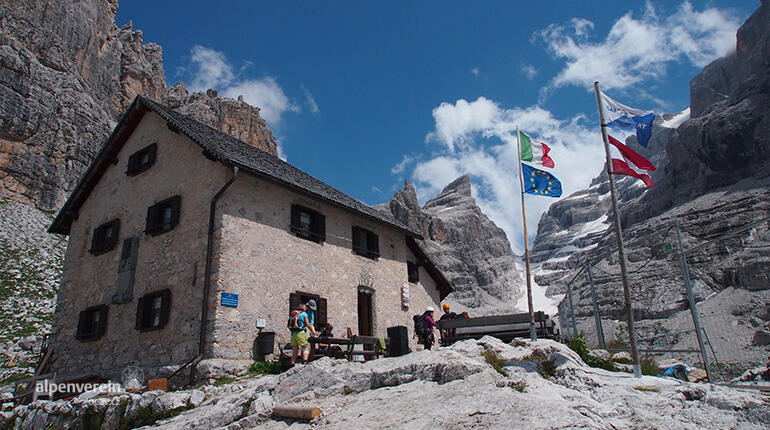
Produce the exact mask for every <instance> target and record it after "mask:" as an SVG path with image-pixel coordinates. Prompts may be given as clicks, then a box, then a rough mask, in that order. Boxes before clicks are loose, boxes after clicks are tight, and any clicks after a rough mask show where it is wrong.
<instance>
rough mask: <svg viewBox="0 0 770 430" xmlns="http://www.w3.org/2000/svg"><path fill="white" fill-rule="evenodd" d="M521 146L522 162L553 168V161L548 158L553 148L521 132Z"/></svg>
mask: <svg viewBox="0 0 770 430" xmlns="http://www.w3.org/2000/svg"><path fill="white" fill-rule="evenodd" d="M519 136H520V137H519V139H520V140H519V142H520V144H521V161H529V162H531V163H532V164H537V165H540V166H543V167H553V166H554V164H553V160H552V159H551V157H549V156H548V152H549V151H550V150H551V148H549V147H548V145H546V144H545V142H541V141H539V140H535V139H533V138H531V137H529V136H527V135H526V134H524V133H523V132H521V131H520V132H519Z"/></svg>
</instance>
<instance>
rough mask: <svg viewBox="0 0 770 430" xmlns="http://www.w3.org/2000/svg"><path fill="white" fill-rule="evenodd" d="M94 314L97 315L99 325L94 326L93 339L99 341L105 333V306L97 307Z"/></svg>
mask: <svg viewBox="0 0 770 430" xmlns="http://www.w3.org/2000/svg"><path fill="white" fill-rule="evenodd" d="M96 312H98V313H99V325H98V326H96V330H95V331H96V334H95V338H96V339H99V338H100V337H102V336H103V335H104V333H105V332H106V331H107V305H101V306H99V309H97V310H96Z"/></svg>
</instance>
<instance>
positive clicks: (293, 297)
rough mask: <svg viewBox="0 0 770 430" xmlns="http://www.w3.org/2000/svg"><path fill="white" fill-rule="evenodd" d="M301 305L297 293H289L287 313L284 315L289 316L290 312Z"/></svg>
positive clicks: (300, 299)
mask: <svg viewBox="0 0 770 430" xmlns="http://www.w3.org/2000/svg"><path fill="white" fill-rule="evenodd" d="M300 303H302V297H301V296H300V295H299V294H297V293H290V294H289V312H287V313H286V315H287V316H288V315H290V314H291V311H293V310H295V309H297V306H299V304H300Z"/></svg>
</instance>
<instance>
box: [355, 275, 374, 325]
mask: <svg viewBox="0 0 770 430" xmlns="http://www.w3.org/2000/svg"><path fill="white" fill-rule="evenodd" d="M373 294H374V291H372V290H370V289H369V288H366V287H358V334H359V335H361V336H374V317H373V309H372V296H373Z"/></svg>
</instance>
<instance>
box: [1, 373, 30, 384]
mask: <svg viewBox="0 0 770 430" xmlns="http://www.w3.org/2000/svg"><path fill="white" fill-rule="evenodd" d="M32 376H33V375H32V374H31V373H16V374H13V375H11V376H8V377H6V378H5V379H3V380H1V381H0V387H3V386H5V385H11V384H13V383H14V382H16V381H21V380H22V379H27V378H31V377H32Z"/></svg>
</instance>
